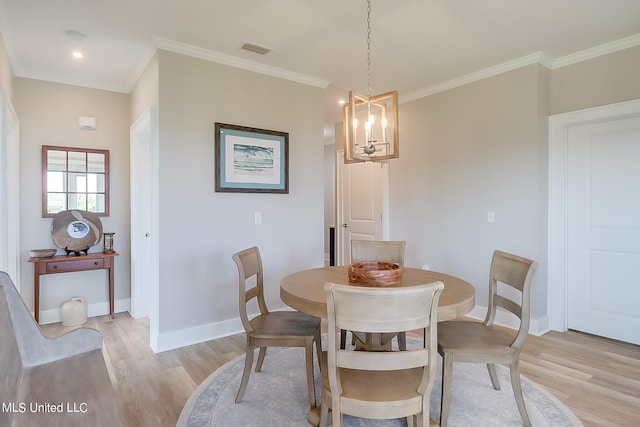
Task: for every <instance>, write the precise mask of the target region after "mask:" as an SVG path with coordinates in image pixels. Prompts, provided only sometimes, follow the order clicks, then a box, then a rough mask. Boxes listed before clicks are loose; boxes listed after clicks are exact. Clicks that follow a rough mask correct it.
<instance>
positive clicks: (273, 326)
mask: <svg viewBox="0 0 640 427" xmlns="http://www.w3.org/2000/svg"><path fill="white" fill-rule="evenodd" d="M233 260H234V261H235V263H236V265H237V266H238V276H239V280H238V286H239V289H240V320H241V321H242V326H244V330H245V332H246V355H245V361H244V371H243V372H242V381H241V382H240V388H239V390H238V394H237V395H236V403H238V402H241V401H242V398H243V396H244V393H245V390H246V388H247V383H248V382H249V376H250V375H251V368H252V366H253V355H254V351H255V349H256V347H257V348H259V349H260V351H259V353H258V361H257V362H256V368H255V370H256V372H259V371H260V369H261V368H262V363H263V362H264V358H265V355H266V352H267V347H304V348H305V359H306V370H307V388H308V393H309V403H310V405H311V408H314V407H315V406H316V397H315V386H314V381H313V375H314V373H313V345H314V344H315V347H316V352H317V359H318V365H320V359H321V354H322V342H321V335H320V318H319V317H315V316H311V315H308V314H304V313H300V312H298V311H273V312H270V311H269V310H268V308H267V305H266V302H265V298H264V277H263V270H262V258H261V257H260V251H259V250H258V248H257V247H255V246H254V247H252V248H249V249H245V250H242V251H240V252H237V253H235V254H234V255H233ZM252 300H256V301H257V304H258V307H259V309H260V314H258V315H256V316H254V317H253V318H251V319H250V318H249V314H248V313H247V304H248V303H249V302H250V301H252Z"/></svg>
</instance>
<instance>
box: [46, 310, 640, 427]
mask: <svg viewBox="0 0 640 427" xmlns="http://www.w3.org/2000/svg"><path fill="white" fill-rule="evenodd" d="M85 326H89V327H93V328H96V329H98V330H100V331H101V332H102V333H103V335H104V340H105V349H106V351H105V358H106V362H107V366H108V368H109V371H110V374H111V381H112V383H113V388H114V391H115V394H116V398H117V400H118V404H119V407H120V413H121V415H122V417H123V421H124V423H125V426H126V427H146V426H149V427H151V426H153V427H163V426H166V427H173V426H175V424H176V421H177V420H178V417H179V416H180V412H181V411H182V407H183V405H184V404H185V402H186V401H187V399H188V398H189V396H190V395H191V393H192V392H193V391H194V390H195V388H196V387H197V386H198V384H200V383H201V382H202V381H203V380H204V379H205V378H206V377H207V376H209V375H210V374H211V373H212V372H213V371H215V370H216V369H217V368H218V367H220V366H221V365H223V364H224V363H226V362H227V361H229V360H231V359H233V358H234V357H236V356H238V355H240V354H243V352H244V335H242V334H241V335H234V336H231V337H226V338H221V339H217V340H213V341H208V342H205V343H202V344H196V345H192V346H189V347H185V348H180V349H177V350H171V351H167V352H163V353H158V354H154V353H153V352H152V351H151V349H150V348H149V345H148V344H149V333H148V322H147V321H146V320H134V319H132V318H131V317H130V316H129V315H128V314H127V313H120V314H117V315H116V318H115V319H114V320H111V319H109V318H108V316H101V317H95V318H91V319H89V322H88V323H87V324H86V325H85ZM42 329H43V332H44V333H45V334H46V335H49V336H57V335H59V334H61V333H64V332H66V331H68V330H70V328H64V327H62V326H61V325H60V324H59V323H58V324H53V325H44V326H42ZM267 357H268V355H267ZM454 369H455V367H454ZM521 371H522V374H523V375H525V376H526V377H528V378H529V379H531V380H533V381H535V382H537V383H538V384H540V385H542V386H544V388H546V389H547V390H548V391H550V392H551V393H552V394H554V395H555V396H556V397H557V398H558V399H560V400H561V401H562V402H564V403H565V405H567V406H568V407H569V408H571V409H572V410H573V411H574V413H575V414H576V415H577V416H578V418H580V420H581V421H582V422H583V423H584V425H585V426H587V427H589V426H607V427H613V426H621V427H628V426H637V425H640V346H636V345H631V344H626V343H621V342H617V341H612V340H608V339H605V338H599V337H594V336H591V335H587V334H583V333H579V332H571V331H570V332H566V333H558V332H549V333H547V334H545V335H544V336H542V337H536V336H533V335H531V336H529V338H528V340H527V342H526V344H525V346H524V350H523V353H522V357H521ZM487 381H488V376H487Z"/></svg>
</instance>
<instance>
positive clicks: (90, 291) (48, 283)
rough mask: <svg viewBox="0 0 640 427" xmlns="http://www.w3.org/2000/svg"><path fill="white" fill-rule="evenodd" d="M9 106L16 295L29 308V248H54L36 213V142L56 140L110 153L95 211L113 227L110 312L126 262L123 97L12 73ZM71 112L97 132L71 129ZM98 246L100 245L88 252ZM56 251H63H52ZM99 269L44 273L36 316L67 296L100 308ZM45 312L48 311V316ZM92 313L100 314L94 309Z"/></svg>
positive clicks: (122, 300)
mask: <svg viewBox="0 0 640 427" xmlns="http://www.w3.org/2000/svg"><path fill="white" fill-rule="evenodd" d="M15 99H16V102H15V109H16V112H17V114H18V117H19V118H20V127H21V132H20V137H21V138H20V139H21V141H20V194H21V203H20V212H21V218H20V220H21V225H20V228H21V229H20V242H21V243H20V244H21V247H22V253H21V254H20V257H21V285H22V292H21V293H22V295H23V297H24V299H25V301H26V303H27V305H28V306H29V307H31V308H32V307H33V265H32V264H29V263H28V262H27V260H28V253H27V250H29V249H37V248H55V247H56V246H55V244H54V243H53V241H52V239H51V221H52V220H51V218H42V193H41V189H42V185H41V176H42V175H41V148H42V146H43V145H61V146H71V147H86V148H99V149H108V150H109V151H110V162H111V170H110V174H111V176H110V191H111V199H110V211H111V212H110V213H111V215H110V216H108V217H102V218H101V221H102V225H103V229H104V231H113V232H115V233H116V234H115V236H114V242H115V249H116V251H117V252H118V253H119V254H120V256H119V257H117V258H116V261H115V299H116V310H117V311H125V310H127V309H128V304H129V303H128V298H129V289H130V263H129V258H130V254H129V95H126V94H122V93H116V92H108V91H103V90H95V89H87V88H81V87H77V86H68V85H62V84H57V83H49V82H44V81H40V80H32V79H24V78H15ZM78 116H92V117H95V118H96V123H97V130H82V129H79V128H78ZM99 251H102V246H101V244H100V245H97V246H94V247H93V248H91V252H99ZM59 252H61V253H62V252H63V251H62V250H59ZM106 280H107V272H106V270H96V271H90V272H81V273H73V274H56V275H49V276H46V277H44V278H43V279H42V288H41V295H42V299H41V313H42V317H41V319H43V320H44V321H46V319H47V318H49V317H51V316H58V315H59V308H60V305H61V304H62V303H63V302H64V301H66V300H68V299H69V298H71V297H74V296H80V297H84V298H86V299H87V302H88V304H89V306H90V312H91V309H92V305H93V306H94V307H93V309H104V308H106V312H107V313H108V304H107V302H108V299H107V281H106ZM48 311H49V312H50V313H49V314H48ZM100 314H104V312H101V313H100Z"/></svg>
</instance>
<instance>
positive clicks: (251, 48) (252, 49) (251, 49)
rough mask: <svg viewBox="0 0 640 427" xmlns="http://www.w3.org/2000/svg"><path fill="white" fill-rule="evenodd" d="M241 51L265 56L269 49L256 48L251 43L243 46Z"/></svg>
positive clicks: (255, 45) (256, 46)
mask: <svg viewBox="0 0 640 427" xmlns="http://www.w3.org/2000/svg"><path fill="white" fill-rule="evenodd" d="M242 49H244V50H248V51H249V52H253V53H257V54H260V55H265V54H267V53H269V52H271V49H269V48H268V47H264V46H258V45H257V44H253V43H245V44H243V45H242Z"/></svg>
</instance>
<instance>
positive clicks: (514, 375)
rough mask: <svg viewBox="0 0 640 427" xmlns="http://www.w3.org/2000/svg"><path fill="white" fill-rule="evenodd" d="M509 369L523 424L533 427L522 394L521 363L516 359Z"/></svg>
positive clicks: (526, 426)
mask: <svg viewBox="0 0 640 427" xmlns="http://www.w3.org/2000/svg"><path fill="white" fill-rule="evenodd" d="M509 371H510V375H511V387H512V388H513V394H514V396H515V398H516V405H518V411H519V412H520V417H521V418H522V424H524V426H525V427H531V421H530V420H529V414H527V407H526V406H525V404H524V397H523V396H522V384H521V383H520V364H519V361H518V360H517V359H516V360H515V361H514V362H513V363H512V364H511V365H510V366H509Z"/></svg>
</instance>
